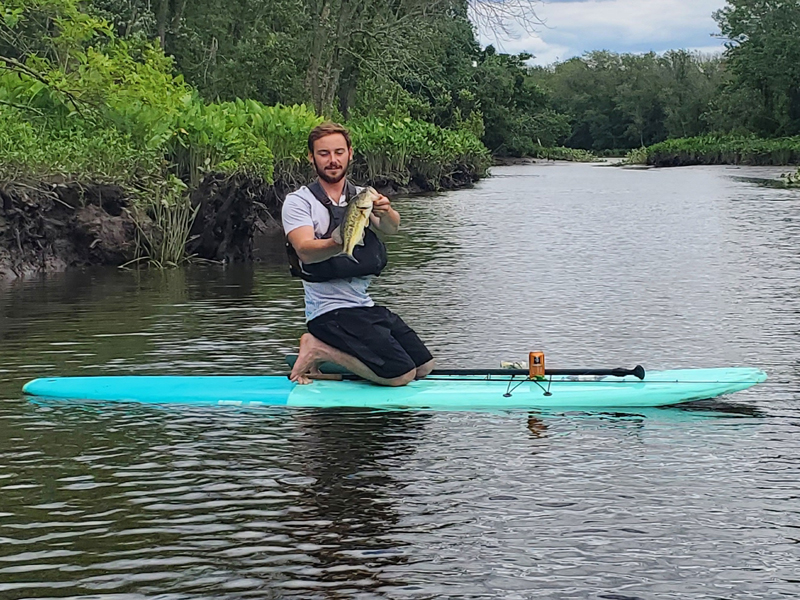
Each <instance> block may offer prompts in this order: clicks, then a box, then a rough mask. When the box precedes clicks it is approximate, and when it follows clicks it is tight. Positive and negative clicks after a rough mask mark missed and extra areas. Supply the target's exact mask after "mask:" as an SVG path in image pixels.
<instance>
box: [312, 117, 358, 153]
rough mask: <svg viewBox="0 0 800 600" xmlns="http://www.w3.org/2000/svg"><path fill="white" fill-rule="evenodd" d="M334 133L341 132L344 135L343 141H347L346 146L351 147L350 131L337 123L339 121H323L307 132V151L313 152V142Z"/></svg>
mask: <svg viewBox="0 0 800 600" xmlns="http://www.w3.org/2000/svg"><path fill="white" fill-rule="evenodd" d="M334 133H341V134H342V135H343V136H344V141H345V142H347V147H348V148H351V147H352V144H351V142H350V132H349V131H347V128H346V127H345V126H344V125H339V123H334V122H333V121H325V122H324V123H320V124H319V125H317V126H316V127H314V129H312V130H311V133H309V134H308V151H309V152H311V154H314V142H316V141H317V140H318V139H320V138H324V137H325V136H327V135H333V134H334Z"/></svg>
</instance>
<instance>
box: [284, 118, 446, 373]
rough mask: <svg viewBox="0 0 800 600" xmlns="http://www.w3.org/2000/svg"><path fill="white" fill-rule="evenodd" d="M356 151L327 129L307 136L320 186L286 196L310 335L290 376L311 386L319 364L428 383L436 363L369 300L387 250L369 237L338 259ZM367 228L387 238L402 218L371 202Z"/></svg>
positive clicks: (382, 200) (341, 131)
mask: <svg viewBox="0 0 800 600" xmlns="http://www.w3.org/2000/svg"><path fill="white" fill-rule="evenodd" d="M352 158H353V148H352V144H351V142H350V135H349V133H348V131H347V129H345V128H344V127H342V126H341V125H339V124H337V123H331V122H326V123H323V124H321V125H319V126H317V127H315V128H314V129H313V130H312V131H311V133H310V134H309V136H308V159H309V160H310V161H311V163H312V164H313V165H314V169H315V170H316V172H317V175H318V176H319V178H318V180H317V181H315V182H314V183H312V184H311V185H309V186H308V187H305V186H304V187H301V188H300V189H299V190H297V191H296V192H293V193H291V194H289V195H288V196H287V197H286V200H285V201H284V203H283V212H282V217H283V229H284V232H285V233H286V237H287V242H288V243H287V251H288V252H289V255H290V263H292V274H293V275H296V276H299V277H302V278H303V288H304V290H305V304H306V322H307V326H308V333H306V334H303V336H302V337H301V338H300V352H299V354H298V357H297V362H295V364H294V367H293V368H292V372H291V375H290V376H289V377H290V379H291V380H292V381H296V382H297V383H301V384H306V383H310V377H309V376H313V375H314V374H315V373H316V372H317V370H318V367H319V365H320V363H322V362H332V363H335V364H337V365H341V366H342V367H345V368H346V369H347V370H349V371H351V372H353V373H355V374H356V375H359V376H360V377H363V378H364V379H367V380H369V381H372V382H374V383H377V384H380V385H388V386H400V385H405V384H407V383H409V382H411V381H412V380H414V379H419V378H422V377H425V376H426V375H427V374H428V373H430V372H431V370H432V369H433V364H434V361H433V357H432V356H431V353H430V352H429V351H428V349H427V348H426V347H425V345H424V344H423V343H422V341H421V340H420V339H419V337H418V336H417V334H416V333H415V332H414V331H413V330H412V329H411V328H410V327H409V326H408V325H406V324H405V323H404V322H403V320H402V319H400V317H398V316H397V315H395V314H394V313H392V312H391V311H390V310H388V309H386V308H384V307H382V306H376V305H375V303H374V302H373V301H372V298H370V296H369V294H368V293H367V288H368V287H369V284H370V282H371V281H372V278H373V277H374V276H376V275H378V274H379V273H380V271H381V270H382V269H383V267H384V266H385V264H386V249H385V247H384V246H383V242H381V241H380V239H379V238H378V236H377V235H375V232H374V231H371V230H369V229H368V230H367V231H366V233H365V236H364V245H363V246H360V247H359V248H358V249H357V250H358V254H355V257H356V258H357V259H358V262H356V261H352V260H351V259H350V258H348V257H344V256H337V255H338V254H340V253H341V251H342V238H341V234H340V231H339V229H340V228H339V226H338V225H339V223H340V222H341V219H342V217H343V215H344V211H345V208H344V207H345V206H346V205H347V201H348V200H349V199H350V198H352V197H353V196H354V195H355V194H356V193H357V192H358V191H359V190H358V189H357V188H355V186H353V185H352V184H351V183H349V182H348V180H347V178H346V175H347V169H348V167H349V165H350V161H351V160H352ZM370 221H371V227H372V228H374V229H377V230H378V231H380V232H382V233H384V234H387V235H392V234H395V233H397V231H398V228H399V227H400V215H399V214H398V212H397V211H396V210H395V209H394V208H392V205H391V202H390V201H389V199H388V198H387V197H386V196H382V195H381V196H379V197H378V198H377V199H376V200H374V202H373V208H372V215H371V217H370Z"/></svg>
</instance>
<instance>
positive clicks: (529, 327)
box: [0, 163, 800, 600]
mask: <svg viewBox="0 0 800 600" xmlns="http://www.w3.org/2000/svg"><path fill="white" fill-rule="evenodd" d="M780 171H781V170H780V169H769V168H741V169H740V168H732V167H696V168H682V169H666V170H635V169H618V168H612V167H608V166H601V165H585V164H581V165H579V164H562V163H556V164H539V165H528V166H514V167H500V168H495V169H494V170H493V177H491V178H489V179H487V180H484V181H482V182H480V183H479V184H478V185H477V186H476V187H475V188H474V189H469V190H462V191H457V192H451V193H446V194H441V195H433V196H426V197H417V198H404V199H398V200H397V201H396V206H397V207H398V209H399V210H400V211H401V213H402V215H403V218H404V227H403V230H402V234H401V235H399V236H397V237H396V238H393V239H392V240H390V243H389V250H390V258H391V266H390V269H389V270H388V272H387V273H386V274H385V276H382V277H381V278H380V279H379V280H377V281H376V283H375V284H374V296H375V298H376V300H378V301H380V302H381V303H384V304H386V305H388V306H389V307H390V308H392V309H394V310H396V311H397V312H398V313H400V314H401V315H402V316H403V317H404V318H405V319H406V320H407V321H408V322H409V323H410V324H411V325H412V326H413V327H415V328H416V329H417V330H418V332H419V333H420V334H421V336H422V337H423V339H425V340H426V341H427V342H428V343H429V345H430V347H431V349H432V350H433V351H434V353H435V355H436V356H437V358H438V359H439V364H440V365H442V366H460V367H479V366H491V367H496V366H498V365H499V362H500V361H501V360H521V359H524V358H525V356H527V352H528V351H530V350H543V351H544V352H545V353H546V354H547V361H548V364H549V365H550V366H554V367H558V366H563V367H566V366H612V367H616V366H633V365H634V364H637V363H641V364H643V365H645V367H647V368H648V369H660V368H672V367H674V368H679V367H713V366H728V365H731V366H756V367H760V368H762V369H764V370H766V371H767V372H768V373H769V376H770V380H769V381H768V382H767V383H766V384H764V385H761V386H758V387H756V388H753V389H751V390H747V391H745V392H741V393H738V394H735V395H733V396H729V397H726V398H724V399H722V400H721V401H716V402H710V401H707V402H701V403H696V404H693V405H688V406H686V407H682V408H669V409H653V410H636V411H630V412H628V413H610V412H602V411H598V412H593V413H592V412H575V411H571V412H561V413H559V412H557V411H556V412H551V413H547V414H537V413H535V412H525V411H511V412H502V411H498V412H495V413H492V412H413V411H408V412H381V411H372V410H357V411H354V410H347V411H343V410H311V409H266V408H265V409H259V410H241V409H236V408H233V407H195V408H192V407H186V406H171V407H170V406H161V407H158V406H140V405H133V404H131V405H107V404H103V403H69V402H64V403H56V402H51V403H38V404H37V403H33V402H30V401H29V400H27V399H26V398H24V397H23V396H22V394H21V392H20V388H21V387H22V384H23V383H24V382H25V381H26V380H28V379H30V378H33V377H37V376H44V375H94V374H167V373H169V374H176V373H193V374H214V373H224V374H234V373H251V374H256V373H259V374H261V373H278V372H283V371H284V370H285V369H284V366H283V355H284V354H285V353H287V352H291V351H295V350H296V343H297V338H298V337H299V335H300V334H301V332H302V331H303V306H302V299H301V288H300V286H299V284H298V282H296V281H292V280H290V279H289V278H288V276H287V274H286V272H285V271H286V269H285V266H284V264H283V257H282V256H281V251H282V250H281V247H280V244H279V241H278V240H276V242H275V244H274V247H270V248H268V249H267V250H268V252H267V256H268V259H267V260H265V261H264V262H263V263H260V264H257V265H255V266H254V267H245V268H243V267H229V268H222V267H217V266H195V267H192V268H187V269H180V270H174V271H167V272H154V271H150V272H147V271H143V272H119V271H116V270H111V269H96V270H87V271H80V272H70V273H66V274H60V275H53V276H48V277H47V278H42V279H40V280H29V281H24V282H7V283H6V284H2V285H0V598H3V599H8V600H12V599H21V598H77V597H81V598H92V599H103V600H139V599H145V598H148V599H150V598H152V599H159V600H184V599H186V600H189V599H191V600H195V599H201V598H203V599H205V598H208V599H239V598H326V599H327V598H336V599H339V598H358V599H362V598H363V599H366V598H469V599H472V598H509V599H527V598H553V599H561V598H565V599H566V598H570V599H571V598H598V599H600V598H602V599H617V600H622V599H636V598H640V599H667V598H670V599H672V598H674V599H678V598H680V599H684V598H693V599H697V598H708V599H711V598H714V599H720V598H724V599H732V598H736V599H741V598H748V599H749V598H796V597H799V596H800V567H798V565H800V437H798V434H799V433H800V429H798V426H800V412H798V408H797V402H798V400H799V399H800V377H798V369H800V241H799V240H800V191H789V190H784V189H777V188H775V187H770V186H765V185H761V184H759V183H758V181H756V180H755V179H758V178H763V179H775V178H776V176H777V174H778V173H779V172H780ZM754 178H755V179H754ZM270 257H271V259H270Z"/></svg>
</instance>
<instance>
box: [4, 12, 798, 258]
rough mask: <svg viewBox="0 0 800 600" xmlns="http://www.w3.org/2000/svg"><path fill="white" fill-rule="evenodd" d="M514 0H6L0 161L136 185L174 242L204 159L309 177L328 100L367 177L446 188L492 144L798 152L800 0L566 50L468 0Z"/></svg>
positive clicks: (763, 160) (670, 161) (684, 158)
mask: <svg viewBox="0 0 800 600" xmlns="http://www.w3.org/2000/svg"><path fill="white" fill-rule="evenodd" d="M511 5H513V6H514V7H516V9H519V10H521V11H522V12H521V13H520V12H519V11H517V14H522V15H526V16H527V17H531V16H532V13H531V12H530V8H531V7H532V6H534V4H533V3H532V2H529V1H528V0H506V1H504V2H503V3H496V2H491V1H489V0H404V1H403V2H399V3H386V2H379V1H378V0H236V1H235V2H229V3H220V2H218V1H217V0H196V1H195V2H191V3H190V2H186V1H185V0H176V1H168V0H158V1H157V2H151V1H150V0H87V1H80V0H0V152H2V156H3V161H2V162H1V163H0V181H22V182H41V181H59V182H60V181H67V182H69V181H73V182H93V183H108V184H114V185H119V186H122V187H123V188H124V189H126V190H128V191H129V193H130V195H131V196H132V197H133V198H134V199H135V200H136V206H135V207H134V208H135V211H138V212H137V214H139V215H144V214H147V215H148V216H149V217H150V220H151V221H155V222H156V224H157V228H158V229H159V230H161V234H160V235H154V234H152V232H150V231H148V233H147V235H145V234H144V231H145V230H144V228H143V229H142V240H141V247H142V248H143V252H145V253H146V254H147V256H149V257H150V258H151V259H153V260H154V261H156V262H158V263H160V264H169V263H177V262H179V261H180V260H181V258H182V256H180V251H179V250H175V249H176V248H178V249H179V248H180V247H181V245H182V244H181V240H185V239H186V236H188V231H189V226H190V225H191V216H192V214H194V211H193V209H192V208H191V206H190V202H189V196H190V194H191V193H192V191H193V190H196V189H198V188H199V186H200V184H201V182H202V181H203V180H204V178H206V177H207V176H208V175H209V174H212V173H213V174H214V175H215V176H219V175H220V174H221V175H223V176H226V177H230V178H236V177H244V178H250V179H251V180H256V181H259V182H262V183H266V184H275V185H276V187H277V186H280V187H282V188H284V189H285V188H288V187H291V186H295V185H297V184H298V183H300V182H302V181H305V180H307V179H308V178H309V177H310V176H311V174H312V173H311V171H310V168H309V166H308V162H307V160H306V147H305V139H306V136H307V133H308V131H309V130H310V129H311V128H312V127H313V126H314V125H316V124H317V123H319V122H321V121H322V120H323V118H333V119H336V120H343V121H345V122H346V123H347V124H348V125H349V126H350V128H351V130H352V132H353V137H354V141H355V146H356V152H357V155H356V159H355V164H354V172H355V175H356V177H357V178H358V179H359V180H361V181H370V182H373V183H386V184H397V185H409V184H413V185H416V186H418V187H422V188H429V189H438V188H445V187H452V186H455V185H461V184H464V183H467V182H469V181H472V180H474V179H475V178H477V177H480V176H482V175H484V174H485V172H486V169H487V167H488V165H489V164H490V162H491V160H492V158H493V157H536V158H541V159H553V160H556V159H558V160H593V159H594V157H596V156H603V155H609V154H613V155H619V154H620V153H624V152H630V154H629V156H628V159H627V160H628V161H629V162H639V163H648V164H656V165H681V164H698V163H709V164H716V163H722V162H734V163H749V164H789V163H794V162H800V157H799V156H798V137H797V136H800V36H797V35H796V31H797V30H798V28H800V4H798V2H797V0H774V1H772V2H768V3H765V2H761V1H756V0H728V2H727V4H726V6H725V8H723V9H722V10H720V11H718V12H717V13H716V14H715V15H714V16H715V19H716V20H717V22H718V24H719V27H720V30H721V33H722V35H723V36H724V37H725V38H726V39H727V40H729V43H728V48H727V50H726V52H725V53H724V55H722V56H703V55H700V54H697V53H691V52H687V51H682V50H674V51H669V52H666V53H664V54H663V55H656V54H653V53H649V54H644V55H625V54H623V55H621V54H615V53H611V52H606V51H597V52H591V53H588V54H586V55H585V56H582V57H579V58H572V59H570V60H567V61H564V62H560V63H557V64H555V65H551V66H549V67H532V66H530V59H531V56H530V55H528V54H516V55H510V54H503V53H500V52H497V50H496V49H495V48H494V47H492V46H488V47H486V48H484V49H481V48H480V46H479V44H478V43H477V41H476V37H475V30H474V28H473V25H472V23H471V22H470V18H468V14H470V15H472V17H473V18H475V17H478V18H481V19H482V20H483V21H484V23H492V22H493V21H492V16H493V15H494V16H495V17H497V16H498V15H500V16H502V11H501V12H496V11H499V10H501V8H502V9H505V8H507V7H509V6H511ZM498 7H501V8H498ZM526 10H527V12H526ZM493 11H495V12H493ZM510 12H514V11H510ZM505 14H506V15H507V14H509V12H506V13H505ZM498 21H499V19H496V20H495V21H494V23H495V24H497V23H498ZM176 229H177V230H179V231H177V232H176V231H174V230H176ZM168 230H169V231H168Z"/></svg>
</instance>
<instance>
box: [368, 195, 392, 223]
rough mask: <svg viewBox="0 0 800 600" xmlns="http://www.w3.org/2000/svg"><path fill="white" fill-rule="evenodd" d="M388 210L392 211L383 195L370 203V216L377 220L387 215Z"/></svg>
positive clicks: (389, 203) (390, 205)
mask: <svg viewBox="0 0 800 600" xmlns="http://www.w3.org/2000/svg"><path fill="white" fill-rule="evenodd" d="M390 210H392V203H391V202H390V201H389V199H388V198H387V197H386V196H384V195H380V196H378V198H377V199H376V200H374V201H373V202H372V214H373V215H375V216H376V217H378V218H382V217H383V216H384V215H386V214H388V213H389V211H390Z"/></svg>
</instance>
